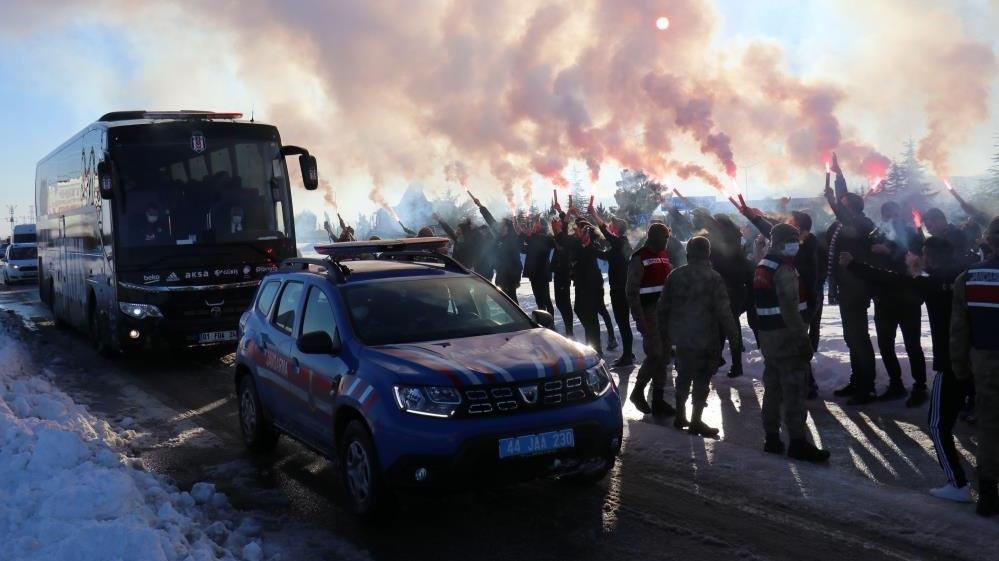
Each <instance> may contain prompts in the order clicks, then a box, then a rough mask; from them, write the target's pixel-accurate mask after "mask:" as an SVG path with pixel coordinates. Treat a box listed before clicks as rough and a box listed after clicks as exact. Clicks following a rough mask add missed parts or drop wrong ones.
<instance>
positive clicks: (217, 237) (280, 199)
mask: <svg viewBox="0 0 999 561" xmlns="http://www.w3.org/2000/svg"><path fill="white" fill-rule="evenodd" d="M194 127H195V128H193V129H192V126H191V125H188V126H187V127H179V126H172V127H168V128H167V129H165V130H163V129H156V130H155V131H150V129H149V128H148V127H147V128H146V131H150V132H148V133H147V134H135V135H134V136H135V137H136V138H134V139H129V141H128V142H123V143H121V144H119V145H117V146H116V147H115V149H114V161H115V164H116V165H117V169H118V174H119V182H120V185H121V186H122V187H121V189H122V195H123V196H122V197H121V203H120V205H119V212H120V213H121V220H120V221H119V224H121V225H123V226H124V228H120V230H119V241H120V243H122V244H123V245H124V246H125V247H146V246H169V245H195V244H199V245H200V244H205V243H218V242H220V243H226V242H252V241H257V240H273V239H283V238H285V237H287V236H289V235H290V233H289V229H290V224H291V219H290V216H289V215H290V206H289V204H288V201H287V197H288V195H289V193H288V179H287V173H286V168H285V162H284V158H283V157H282V156H281V153H280V146H279V144H278V141H277V140H276V138H275V139H270V138H266V137H264V135H262V134H261V133H260V132H259V131H257V130H253V129H254V128H257V129H259V128H261V127H254V126H253V125H243V126H242V127H240V126H239V125H230V126H228V127H225V128H219V127H218V126H217V125H214V126H213V125H210V124H205V125H204V126H202V127H201V128H200V129H199V128H196V127H197V125H194ZM241 132H243V133H245V134H241Z"/></svg>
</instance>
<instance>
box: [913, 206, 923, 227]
mask: <svg viewBox="0 0 999 561" xmlns="http://www.w3.org/2000/svg"><path fill="white" fill-rule="evenodd" d="M912 223H913V224H915V225H916V229H917V230H922V229H923V213H921V212H919V209H918V208H916V207H912Z"/></svg>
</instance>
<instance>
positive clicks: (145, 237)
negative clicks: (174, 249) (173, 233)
mask: <svg viewBox="0 0 999 561" xmlns="http://www.w3.org/2000/svg"><path fill="white" fill-rule="evenodd" d="M145 217H146V220H145V223H144V224H143V226H142V228H141V231H142V243H144V244H146V245H158V244H161V243H164V242H165V241H166V239H167V232H166V230H165V229H164V228H163V222H161V221H160V209H159V207H158V206H156V204H155V203H149V205H148V206H146V212H145Z"/></svg>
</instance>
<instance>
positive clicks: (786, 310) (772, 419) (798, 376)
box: [753, 224, 829, 462]
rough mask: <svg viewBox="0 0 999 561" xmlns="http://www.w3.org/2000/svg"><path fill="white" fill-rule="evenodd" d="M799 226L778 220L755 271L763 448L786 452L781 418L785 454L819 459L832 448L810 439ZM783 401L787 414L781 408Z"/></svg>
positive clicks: (808, 345)
mask: <svg viewBox="0 0 999 561" xmlns="http://www.w3.org/2000/svg"><path fill="white" fill-rule="evenodd" d="M798 240H799V234H798V229H797V228H795V227H794V226H791V225H790V224H778V225H777V226H774V229H773V231H771V233H770V241H771V248H770V251H769V253H767V256H766V257H764V258H763V260H762V261H760V264H759V265H758V266H757V267H756V272H755V274H754V275H753V300H754V303H755V306H756V315H757V324H756V325H757V329H758V330H759V337H760V350H761V351H762V352H763V361H764V370H763V405H762V410H763V411H762V413H763V429H764V430H765V431H766V442H765V443H764V445H763V449H764V450H765V451H767V452H771V453H774V454H781V453H783V452H784V443H783V442H782V441H781V438H780V429H781V419H782V417H783V422H784V426H785V428H786V430H787V433H788V436H790V439H791V444H790V446H789V447H788V449H787V455H788V456H790V457H792V458H794V459H796V460H806V461H810V462H821V461H825V460H827V459H829V452H828V451H826V450H820V449H819V448H816V447H815V445H814V444H812V443H810V442H809V441H808V439H807V438H806V435H807V434H808V431H807V429H806V427H805V420H806V418H807V417H808V411H807V410H806V409H805V396H806V395H807V394H808V381H809V375H810V373H811V365H810V364H809V363H810V361H811V360H812V354H813V353H814V351H813V349H812V342H811V339H809V337H808V321H807V320H808V318H809V316H808V298H809V294H808V290H807V287H804V286H802V285H801V283H799V280H798V271H797V270H795V268H794V258H795V256H796V255H797V254H798V248H799V241H798ZM782 406H783V415H782V414H781V408H782Z"/></svg>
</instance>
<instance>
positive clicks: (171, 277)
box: [166, 273, 180, 282]
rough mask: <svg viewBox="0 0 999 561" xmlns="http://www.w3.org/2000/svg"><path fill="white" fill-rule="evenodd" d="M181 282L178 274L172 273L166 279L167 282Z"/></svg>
mask: <svg viewBox="0 0 999 561" xmlns="http://www.w3.org/2000/svg"><path fill="white" fill-rule="evenodd" d="M179 280H180V277H178V276H177V273H170V274H169V275H167V278H166V281H167V282H177V281H179Z"/></svg>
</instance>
